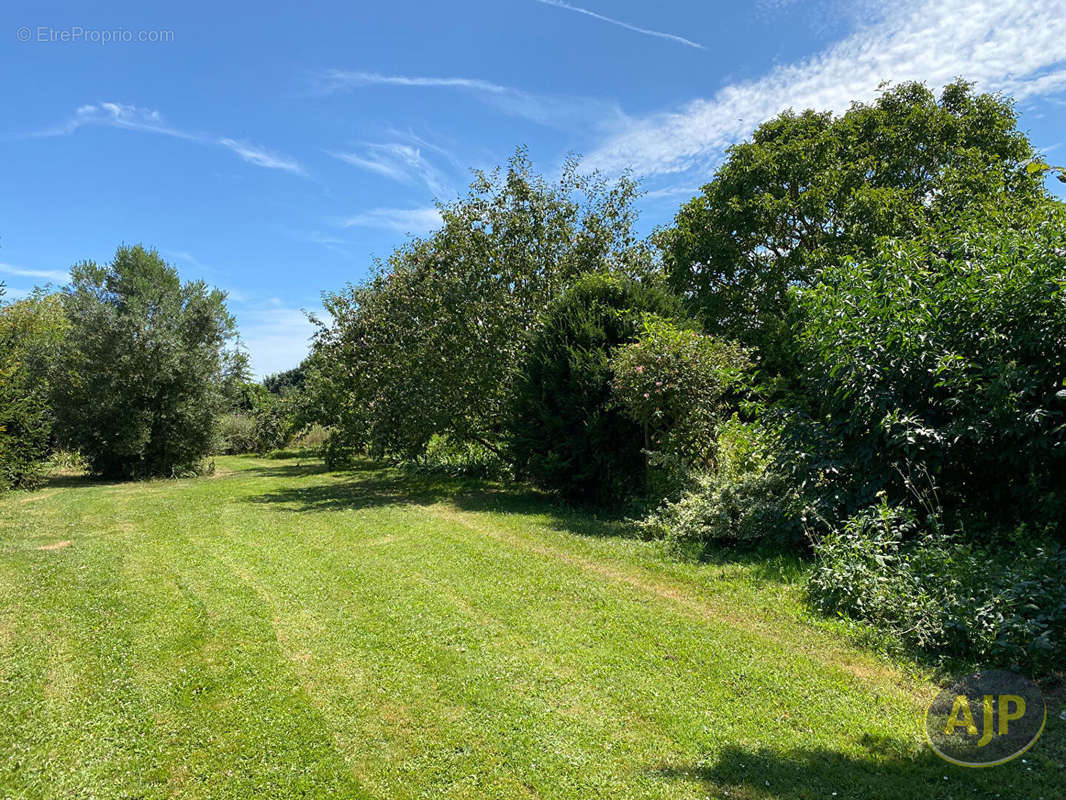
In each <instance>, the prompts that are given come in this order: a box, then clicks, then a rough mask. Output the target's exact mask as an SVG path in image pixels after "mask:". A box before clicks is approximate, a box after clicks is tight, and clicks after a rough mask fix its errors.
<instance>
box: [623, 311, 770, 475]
mask: <svg viewBox="0 0 1066 800" xmlns="http://www.w3.org/2000/svg"><path fill="white" fill-rule="evenodd" d="M750 366H751V361H750V358H749V356H748V353H747V351H745V350H744V349H743V348H741V347H740V346H739V345H737V344H735V343H733V342H726V341H722V340H720V339H716V338H714V337H711V336H705V335H703V334H701V333H699V332H697V331H694V330H691V329H688V328H679V327H677V326H676V325H674V324H673V323H671V322H669V321H668V320H663V319H659V318H657V317H654V316H649V317H647V318H645V320H644V321H643V324H642V330H641V332H640V336H639V338H638V339H637V340H636V341H635V342H631V343H630V344H625V345H622V346H620V347H619V348H618V349H617V350H616V351H615V354H614V356H612V358H611V371H612V372H613V373H614V382H613V386H612V388H613V391H614V397H615V399H616V401H617V403H618V405H619V407H620V408H621V409H622V410H623V411H624V412H625V413H626V414H627V415H628V416H629V417H630V418H631V419H632V420H633V421H634V422H636V423H638V424H639V425H640V426H641V427H642V429H643V432H644V448H645V450H647V451H648V452H649V454H650V455H652V456H653V457H654V458H655V459H656V461H657V462H658V463H659V464H660V465H669V468H668V470H667V471H668V472H671V473H678V474H677V475H676V478H677V479H681V478H683V476H684V474H685V473H687V472H688V471H690V470H692V469H708V468H709V467H710V466H711V463H712V461H713V459H714V456H715V446H714V445H715V438H716V435H717V431H718V427H719V425H720V424H721V422H722V420H724V419H727V418H728V417H729V415H730V413H731V412H732V411H733V410H734V409H735V408H736V406H737V402H738V400H739V395H738V391H739V389H740V388H741V385H742V383H743V380H744V377H745V372H746V370H747V369H748V368H749V367H750ZM668 482H669V481H668Z"/></svg>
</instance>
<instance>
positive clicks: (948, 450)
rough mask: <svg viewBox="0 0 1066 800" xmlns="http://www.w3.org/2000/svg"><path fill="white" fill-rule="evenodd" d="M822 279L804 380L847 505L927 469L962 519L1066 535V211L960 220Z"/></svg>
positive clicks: (892, 491) (956, 519)
mask: <svg viewBox="0 0 1066 800" xmlns="http://www.w3.org/2000/svg"><path fill="white" fill-rule="evenodd" d="M820 277H821V283H820V284H818V285H817V286H814V287H812V288H809V289H806V290H802V291H800V292H799V293H798V301H799V306H800V309H801V311H802V313H803V317H804V323H803V325H802V329H801V331H800V336H799V338H800V342H801V343H802V354H803V359H804V372H803V380H804V384H805V394H806V396H807V398H809V401H810V404H811V414H810V420H812V423H811V424H812V425H813V426H814V427H815V428H820V429H821V432H820V433H819V434H818V436H817V437H816V438H818V437H820V438H821V439H822V440H823V442H824V443H825V444H826V445H827V447H828V449H829V452H828V454H827V455H829V456H830V458H829V459H827V461H828V462H829V463H824V464H823V465H822V466H823V470H822V471H823V474H826V475H828V474H830V473H832V474H833V475H834V476H835V477H834V478H833V479H832V480H833V483H835V484H836V485H837V486H841V487H843V488H844V491H845V492H846V493H847V494H848V498H847V500H846V502H844V503H843V507H844V508H845V513H850V511H853V510H854V509H856V508H861V507H863V506H864V505H866V504H868V503H870V502H871V501H872V498H873V496H874V495H875V494H876V492H878V491H880V490H882V489H884V490H885V491H887V492H888V499H889V501H890V502H892V503H899V502H904V501H905V500H906V498H907V495H908V491H907V487H906V482H907V476H908V475H909V474H912V473H920V474H923V475H928V476H929V478H930V480H931V482H932V483H933V484H935V485H936V487H937V490H938V492H939V494H940V498H941V501H942V503H943V507H944V511H945V514H946V524H947V527H948V528H950V529H953V530H954V529H959V528H963V527H965V528H966V529H969V530H974V529H977V528H981V527H985V528H990V529H991V528H996V527H1000V528H1004V529H1010V528H1012V527H1014V526H1015V525H1016V524H1017V522H1018V521H1019V520H1027V521H1029V522H1030V523H1031V524H1032V525H1033V526H1034V532H1039V531H1042V530H1045V529H1046V530H1049V531H1054V530H1055V529H1058V530H1059V532H1060V533H1063V532H1066V529H1064V528H1063V526H1062V516H1063V514H1062V512H1063V510H1064V508H1066V497H1064V496H1063V487H1066V392H1064V391H1063V385H1064V378H1066V304H1064V302H1066V211H1064V209H1063V207H1062V206H1061V205H1060V204H1057V203H1048V204H1043V205H1040V206H1038V207H1035V208H1030V209H1028V210H1025V211H1014V212H1012V213H1011V214H1009V215H1008V214H1005V213H1004V214H999V213H994V214H993V213H990V214H987V215H980V216H973V217H968V218H962V219H953V220H950V221H949V222H947V223H945V227H944V229H943V230H940V231H938V232H936V233H933V234H930V235H928V236H925V237H922V238H920V239H918V240H916V241H910V242H898V241H883V242H881V243H880V245H879V246H878V249H877V252H876V255H875V256H874V257H873V258H872V259H870V260H868V261H863V262H843V263H841V264H839V265H836V266H834V267H832V268H829V269H826V270H824V271H823V272H822V273H821V274H820ZM799 429H800V427H799V426H794V430H799ZM808 449H814V450H817V449H819V448H808ZM823 453H825V451H823Z"/></svg>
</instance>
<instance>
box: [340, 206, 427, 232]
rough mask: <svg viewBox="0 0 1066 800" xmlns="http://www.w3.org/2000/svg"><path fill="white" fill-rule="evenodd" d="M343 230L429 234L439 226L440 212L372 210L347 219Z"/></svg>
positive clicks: (425, 210)
mask: <svg viewBox="0 0 1066 800" xmlns="http://www.w3.org/2000/svg"><path fill="white" fill-rule="evenodd" d="M341 224H342V225H343V226H344V227H345V228H384V229H386V230H390V231H396V232H397V233H416V234H417V233H429V232H430V231H433V230H436V229H437V228H439V227H440V225H441V216H440V212H439V211H438V210H437V209H436V208H434V207H432V206H430V207H428V208H374V209H371V210H369V211H364V212H361V213H359V214H355V215H354V216H351V217H348V218H347V219H345V220H344V221H343V222H342V223H341Z"/></svg>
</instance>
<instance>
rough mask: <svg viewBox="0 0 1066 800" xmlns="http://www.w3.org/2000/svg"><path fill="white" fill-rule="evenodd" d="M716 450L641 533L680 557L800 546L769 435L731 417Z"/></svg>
mask: <svg viewBox="0 0 1066 800" xmlns="http://www.w3.org/2000/svg"><path fill="white" fill-rule="evenodd" d="M714 452H715V459H714V463H713V465H712V466H711V467H710V468H708V469H705V470H703V471H700V472H698V473H696V474H695V476H694V477H693V479H692V480H691V482H690V484H689V485H688V486H687V487H686V488H685V489H684V490H683V491H682V492H681V494H680V497H678V498H674V499H670V498H668V499H666V500H665V501H663V502H662V504H661V505H660V506H659V507H658V508H657V509H655V510H654V511H653V512H652V513H651V514H650V515H648V516H647V518H645V519H644V520H643V521H642V522H641V527H642V529H643V530H644V531H645V532H646V533H647V534H648V535H650V536H652V537H654V538H661V539H663V540H665V541H666V542H667V544H668V546H669V548H670V549H671V550H673V551H674V552H676V553H678V554H699V553H700V552H701V551H702V550H703V549H704V548H706V547H707V546H708V545H711V544H756V543H760V544H767V543H768V544H773V545H777V546H782V547H791V546H795V545H796V544H798V543H799V542H800V541H801V540H802V529H801V527H800V524H799V519H798V515H797V511H796V507H795V506H796V500H795V496H794V491H793V489H792V487H791V485H790V484H789V482H788V478H787V476H786V475H784V474H782V473H781V472H780V471H778V470H777V464H776V460H775V456H774V451H773V445H772V437H771V436H770V434H769V433H768V432H766V431H765V430H763V429H762V428H761V427H760V426H759V425H758V424H757V423H744V422H741V421H740V420H739V419H737V418H736V417H733V418H732V419H730V420H729V421H727V422H726V423H724V424H722V425H721V426H719V429H718V433H717V436H716V439H715V443H714Z"/></svg>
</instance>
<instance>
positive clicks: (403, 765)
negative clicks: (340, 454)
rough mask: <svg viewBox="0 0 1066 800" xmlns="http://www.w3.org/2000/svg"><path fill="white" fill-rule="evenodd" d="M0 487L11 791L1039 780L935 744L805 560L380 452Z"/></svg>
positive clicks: (2, 678)
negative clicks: (729, 548) (340, 462)
mask: <svg viewBox="0 0 1066 800" xmlns="http://www.w3.org/2000/svg"><path fill="white" fill-rule="evenodd" d="M218 466H219V470H218V474H217V475H216V476H214V477H210V478H199V479H194V480H182V481H155V482H147V483H124V484H91V483H89V482H87V481H85V480H82V479H78V478H60V479H56V480H53V482H52V484H51V485H49V486H48V487H46V488H45V489H43V490H41V491H38V492H35V493H32V494H27V493H14V494H10V495H8V496H6V497H5V498H3V499H0V693H2V695H0V796H4V797H20V798H21V797H33V798H36V797H40V798H54V797H97V798H112V797H183V798H185V797H226V798H230V797H233V798H241V797H248V798H252V797H254V798H260V800H262V799H263V798H286V797H353V798H361V797H378V798H414V797H434V798H435V797H491V798H497V797H499V798H504V797H545V798H549V797H571V798H588V797H610V798H629V797H649V798H652V797H654V798H660V797H663V798H675V797H676V798H696V797H729V798H747V797H795V798H833V797H835V798H838V799H839V800H843V799H844V798H884V799H886V800H887V799H888V798H934V797H944V798H947V797H952V798H970V797H977V796H987V797H996V796H999V797H1002V798H1012V800H1015V799H1020V798H1030V797H1032V798H1037V797H1043V798H1046V800H1052V798H1059V797H1062V796H1063V793H1064V792H1063V789H1064V786H1066V772H1064V770H1063V768H1062V762H1063V760H1064V752H1066V751H1064V746H1063V739H1064V735H1063V731H1064V729H1066V722H1063V721H1062V719H1061V718H1060V716H1059V714H1060V713H1061V705H1060V704H1052V706H1051V709H1050V711H1051V713H1050V715H1049V723H1048V730H1047V732H1046V733H1045V736H1044V738H1043V740H1042V741H1041V742H1040V743H1038V744H1037V746H1036V747H1035V748H1034V749H1033V750H1032V751H1030V753H1029V754H1027V756H1026V760H1025V762H1022V761H1021V760H1016V761H1015V762H1012V763H1011V764H1009V765H1006V766H1002V767H996V768H991V769H984V770H965V769H962V768H958V767H953V766H950V765H948V764H946V763H944V762H942V761H940V760H939V759H937V758H936V757H935V756H933V755H932V754H930V753H929V752H928V751H927V749H926V748H924V747H923V744H922V739H921V733H920V718H921V715H922V713H923V711H924V708H925V704H926V703H927V702H928V701H929V700H930V699H931V698H932V696H933V694H935V691H936V690H935V688H934V687H933V686H932V684H930V683H928V682H926V681H923V680H921V679H919V678H917V677H914V676H913V674H910V675H908V674H907V673H905V672H904V671H903V670H901V669H900V668H898V667H897V666H896V665H894V664H892V663H890V662H888V661H886V660H884V659H882V658H880V657H877V656H875V655H873V654H871V653H868V652H865V651H863V650H862V649H860V648H859V647H857V646H856V645H854V644H852V643H849V641H848V639H847V638H846V637H845V636H844V635H843V634H842V633H841V632H840V630H838V629H837V628H836V626H834V625H833V624H829V623H825V622H819V621H818V620H815V619H811V618H809V616H808V615H807V614H806V613H805V612H804V610H803V605H802V603H801V595H800V585H801V581H802V574H801V572H802V569H801V567H800V566H799V565H798V564H796V563H794V562H790V561H788V560H785V559H781V560H776V561H773V560H771V561H767V560H759V559H752V558H749V559H744V558H738V559H734V560H727V559H723V560H722V561H720V562H719V563H713V564H703V565H692V564H678V563H671V562H668V561H664V560H662V559H661V558H660V557H659V556H658V552H657V549H656V547H655V545H654V544H650V543H646V542H640V541H636V540H633V539H630V538H626V537H625V536H622V535H619V534H620V531H619V530H618V529H617V528H616V527H613V526H612V525H610V524H608V523H604V522H598V521H597V520H595V519H593V518H591V517H588V516H583V515H580V514H567V513H564V512H561V511H559V510H557V509H555V508H554V507H553V506H552V505H551V504H550V503H548V502H546V501H545V500H543V499H542V498H539V497H537V496H535V495H532V494H529V493H523V492H520V491H512V490H504V489H500V488H499V487H493V486H488V485H477V484H470V483H459V482H447V481H432V480H427V479H417V478H412V477H409V476H404V475H403V474H400V473H397V472H393V471H389V470H384V469H381V468H378V467H375V466H373V465H370V464H366V465H363V466H362V467H361V468H359V469H356V470H354V471H350V472H344V473H330V472H326V471H325V470H324V469H323V468H322V466H321V464H320V463H319V462H317V461H314V460H312V459H307V458H304V459H302V460H301V459H288V460H270V459H254V458H244V457H241V458H222V459H219V460H218Z"/></svg>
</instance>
